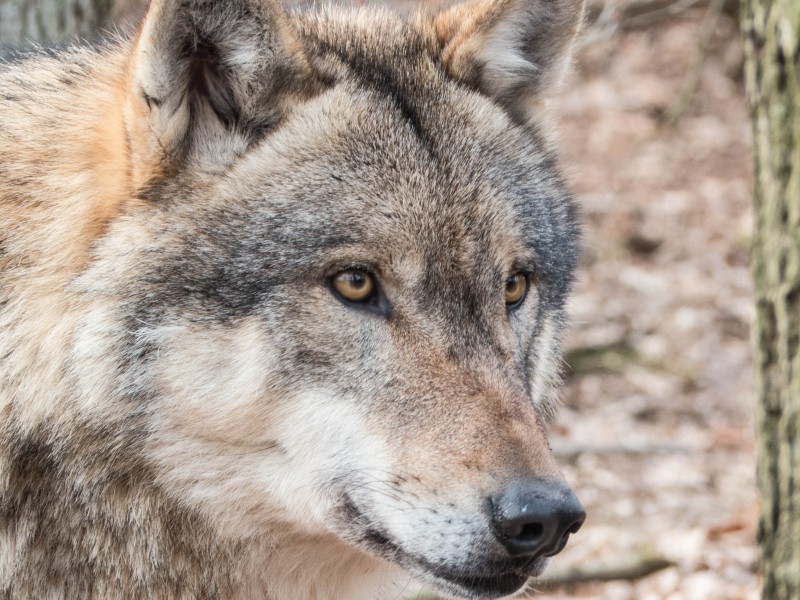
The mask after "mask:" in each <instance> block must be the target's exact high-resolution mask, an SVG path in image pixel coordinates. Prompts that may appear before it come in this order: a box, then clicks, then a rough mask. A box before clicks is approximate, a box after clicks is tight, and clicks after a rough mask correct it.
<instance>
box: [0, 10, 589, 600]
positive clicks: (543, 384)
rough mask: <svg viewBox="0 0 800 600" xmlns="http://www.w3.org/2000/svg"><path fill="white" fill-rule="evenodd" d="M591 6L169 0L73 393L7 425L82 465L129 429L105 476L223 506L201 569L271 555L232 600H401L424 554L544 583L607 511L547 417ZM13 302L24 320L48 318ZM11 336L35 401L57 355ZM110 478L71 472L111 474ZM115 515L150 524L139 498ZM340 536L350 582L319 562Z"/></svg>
mask: <svg viewBox="0 0 800 600" xmlns="http://www.w3.org/2000/svg"><path fill="white" fill-rule="evenodd" d="M581 4H582V3H581V2H580V1H579V0H517V1H500V2H494V3H488V2H479V3H475V4H470V5H465V6H459V7H456V8H454V9H451V10H449V11H446V12H444V13H441V14H437V15H432V16H417V17H413V18H408V19H401V18H400V17H397V16H392V15H390V14H387V13H380V12H370V11H358V12H341V11H330V12H329V13H324V14H317V15H297V16H294V17H291V18H290V17H287V16H286V15H285V14H284V13H283V12H282V11H281V10H280V9H279V8H278V7H276V6H274V5H273V4H271V3H269V2H263V1H256V0H231V1H229V2H211V1H203V0H156V1H155V2H154V4H153V6H152V7H151V9H150V12H149V14H148V17H147V18H146V20H145V22H144V24H143V26H142V28H141V30H140V32H139V34H138V35H137V37H136V39H135V40H134V41H133V43H132V44H130V45H124V46H123V47H122V48H121V49H120V50H119V56H120V57H121V58H118V59H117V60H116V63H115V64H120V65H123V67H122V68H119V69H118V70H117V71H116V74H117V83H116V84H114V85H116V87H115V88H114V90H116V91H115V92H114V93H113V94H112V93H109V94H107V95H108V96H113V97H115V98H118V99H121V102H119V103H118V106H121V108H119V109H118V112H116V113H113V111H112V114H114V115H116V117H108V118H112V119H116V120H115V121H114V122H115V123H117V124H118V125H119V128H118V129H117V130H116V131H118V132H121V134H122V135H124V139H125V140H126V141H125V144H124V148H123V150H122V151H121V152H120V153H118V154H116V155H115V154H114V153H113V152H111V153H110V154H109V156H108V157H105V158H104V159H103V160H105V161H108V162H109V163H111V162H113V163H114V164H116V165H120V164H121V165H124V168H121V169H120V170H119V171H120V172H124V173H125V174H126V175H125V177H124V178H123V183H122V184H120V183H119V181H115V182H114V186H115V189H118V188H119V186H120V185H122V186H123V187H124V188H126V189H129V190H130V192H129V194H130V197H129V199H128V200H123V201H121V202H120V203H119V204H118V205H115V207H114V210H107V211H106V213H107V214H108V216H107V218H105V219H103V221H102V223H101V224H100V225H99V226H98V227H96V228H93V229H92V230H91V231H92V232H93V233H92V234H91V235H90V236H88V237H87V238H86V242H85V253H84V254H82V256H83V259H82V260H81V261H76V264H77V263H79V266H76V267H74V273H72V275H70V276H69V277H65V278H64V282H63V284H59V286H61V287H63V289H64V290H65V291H64V293H65V294H69V295H70V296H69V297H70V298H71V299H73V300H74V302H72V304H70V305H69V306H68V307H67V309H66V310H67V312H68V314H69V319H68V320H69V323H71V325H70V327H69V331H68V332H67V333H66V334H65V335H64V349H63V355H61V356H60V358H59V360H60V361H61V364H62V366H63V370H62V371H61V374H60V375H57V377H58V378H59V388H58V390H59V391H58V393H57V394H55V393H53V394H54V397H53V398H52V403H53V405H55V406H57V407H58V408H57V409H53V410H48V411H47V418H46V419H45V418H43V417H41V415H40V414H39V413H37V414H39V416H36V415H34V414H33V412H32V411H31V410H28V409H26V408H25V407H24V406H23V407H22V408H14V409H13V410H12V411H11V412H13V413H14V416H10V417H8V418H7V419H6V422H5V431H7V432H11V431H14V432H16V433H14V434H13V435H14V436H23V433H20V432H23V431H27V432H28V433H25V434H24V435H26V436H27V438H26V439H31V436H32V434H31V433H30V432H31V431H34V430H35V431H36V432H37V434H36V435H37V436H38V437H37V439H39V440H40V442H41V440H47V441H49V442H52V439H54V438H57V439H58V440H59V441H60V443H61V444H62V445H61V446H58V447H59V448H60V450H58V451H56V450H53V449H52V448H53V447H54V446H53V444H52V443H50V445H48V446H47V448H50V450H48V451H47V452H50V454H51V455H52V456H51V460H52V461H55V462H56V463H57V462H58V461H59V460H62V459H63V456H64V455H65V453H66V452H67V450H64V448H65V447H66V448H72V450H70V452H72V454H70V456H73V455H77V456H81V451H80V450H79V449H77V445H79V444H80V443H81V441H82V440H85V439H86V438H85V437H83V438H81V439H78V438H77V437H75V436H71V434H70V431H74V428H75V426H76V424H80V425H81V426H82V427H85V428H89V429H92V428H94V429H93V430H95V431H99V430H102V432H103V434H102V439H103V440H105V441H104V442H103V444H104V445H103V448H104V449H105V451H107V452H108V456H107V460H106V459H103V460H101V461H100V466H99V467H93V468H98V469H108V470H113V469H117V470H119V469H122V470H124V469H126V468H129V467H125V465H126V464H133V463H130V461H128V462H126V461H125V460H122V459H121V457H123V456H125V457H131V456H135V457H136V460H135V461H134V462H135V464H136V466H137V467H136V468H137V469H139V471H138V472H139V473H145V472H146V473H147V475H146V476H145V475H141V474H140V476H139V477H138V478H137V479H136V481H139V482H140V484H139V486H140V487H139V492H138V496H137V497H141V496H142V494H150V493H152V494H155V493H156V492H155V491H154V490H158V494H159V498H166V499H168V501H169V502H170V503H171V504H170V506H171V508H170V510H171V511H172V512H173V513H176V514H178V513H180V514H182V513H186V514H191V515H192V519H194V520H196V521H198V522H202V524H203V526H202V528H201V527H198V528H197V531H198V536H199V537H203V539H204V540H205V541H204V542H203V544H202V546H201V545H200V544H199V542H198V545H197V547H196V548H194V547H193V546H192V543H191V542H188V541H187V542H185V544H186V549H185V552H187V553H189V554H191V555H192V556H195V557H196V563H197V569H198V570H200V571H203V570H206V571H208V572H212V571H214V570H215V569H216V570H224V569H226V560H228V561H233V560H234V557H236V558H235V560H236V561H237V562H239V563H241V564H245V565H250V567H249V570H248V568H245V567H241V566H238V567H237V569H232V568H231V567H230V565H229V564H228V565H227V569H228V577H227V578H223V579H221V580H220V581H223V583H219V584H218V585H217V587H213V589H214V590H215V591H214V594H216V595H225V594H226V593H229V594H230V595H232V596H233V597H244V596H243V594H244V592H243V591H242V590H245V589H246V590H250V591H249V592H248V593H252V595H253V597H258V595H259V593H261V594H263V593H267V595H268V596H269V597H273V598H306V597H308V598H312V597H316V598H324V597H331V598H334V597H337V598H345V597H347V598H356V597H364V598H374V597H375V595H374V594H375V593H376V592H375V588H376V587H378V585H377V584H376V583H375V582H376V581H377V580H378V579H380V577H378V576H376V575H375V573H380V572H386V573H389V574H392V572H393V570H395V569H401V570H404V571H408V572H410V573H412V574H413V575H415V576H416V577H418V578H420V579H421V580H423V581H426V582H428V583H431V584H433V585H434V586H436V587H437V588H438V589H439V590H440V591H442V592H443V593H446V594H449V595H451V596H453V597H465V598H496V597H499V596H502V595H507V594H510V593H513V592H515V591H516V590H517V589H519V588H520V587H522V586H523V584H524V582H525V581H526V579H527V578H528V577H529V576H531V575H536V574H539V573H540V572H541V571H542V570H543V569H544V566H545V564H546V562H547V559H548V557H549V556H552V555H553V554H555V553H557V552H559V551H560V550H561V549H562V548H563V546H564V544H565V543H566V539H567V537H568V536H569V534H570V533H573V532H575V531H577V529H578V528H579V527H580V525H581V523H582V521H583V518H584V516H583V511H582V509H581V507H580V504H579V503H578V501H577V499H576V498H575V497H574V494H573V493H572V492H571V491H570V490H569V488H568V487H567V486H566V484H565V483H564V482H563V480H562V478H561V476H560V475H559V472H558V468H557V466H556V465H555V462H554V460H553V458H552V457H551V455H550V452H549V448H548V445H547V440H546V436H545V432H544V429H543V425H544V424H545V421H546V418H547V416H548V415H549V414H550V413H551V412H552V407H553V403H554V395H555V393H556V388H557V384H558V377H557V372H558V368H557V362H558V359H557V351H558V340H559V336H560V332H561V329H562V324H563V321H564V302H565V298H566V295H567V293H568V291H569V287H570V284H571V280H572V271H573V269H574V267H575V262H576V255H577V248H576V246H577V226H576V220H575V212H574V208H573V205H572V202H571V199H570V197H569V194H568V193H567V191H566V190H565V187H564V184H563V183H562V180H561V179H560V177H559V175H558V173H557V171H556V164H555V163H556V161H555V157H554V154H553V151H552V150H551V149H550V147H549V145H548V143H547V141H546V139H545V137H544V136H543V134H542V133H540V131H539V127H538V121H537V118H538V115H537V113H536V107H535V106H536V100H537V99H540V98H541V97H542V96H543V95H544V93H545V92H546V90H547V89H548V87H549V86H550V85H551V84H552V83H553V82H554V81H555V80H557V79H558V76H559V74H560V72H561V71H562V70H563V67H564V65H565V64H566V62H567V61H568V55H569V47H570V45H571V42H572V38H573V37H574V34H575V31H576V30H577V27H578V23H579V21H580V14H581ZM89 71H90V69H89ZM109 85H111V83H110V84H109ZM108 129H109V128H103V129H102V131H103V132H105V131H107V130H108ZM110 129H112V130H113V129H114V127H111V128H110ZM109 185H110V183H109ZM31 193H34V192H31ZM43 193H45V192H43ZM97 196H102V192H100V193H98V194H97ZM123 196H124V194H123ZM12 201H15V200H14V199H13V198H12V197H11V196H9V200H7V202H12ZM86 210H87V211H97V204H94V205H92V204H91V202H88V201H87V206H86ZM104 214H105V213H104ZM20 218H21V217H20ZM17 231H18V230H17ZM14 235H17V234H16V233H14V232H13V231H12V233H11V234H10V236H14ZM18 235H20V236H22V235H23V234H18ZM20 239H23V238H20ZM23 241H24V242H25V243H31V244H33V243H34V242H32V241H30V240H29V239H28V238H24V239H23ZM20 243H22V242H20ZM12 246H13V244H11V243H8V241H6V243H4V245H3V247H8V248H10V247H12ZM0 260H2V261H4V262H2V263H0V264H3V265H4V269H5V270H6V274H5V275H4V279H2V280H0V283H1V284H2V285H4V287H5V288H6V289H7V290H11V289H12V282H13V286H17V285H23V284H22V283H18V282H20V281H23V277H22V274H21V271H20V272H15V271H14V269H13V267H12V266H11V265H12V262H13V261H11V260H10V259H6V258H4V257H3V255H2V253H0ZM42 264H43V265H44V266H43V267H42V268H43V269H46V268H51V265H52V264H55V260H54V259H53V260H51V262H43V263H42ZM57 287H58V286H57ZM15 289H16V288H15ZM59 289H61V288H60V287H59ZM3 298H5V300H3ZM0 300H2V301H3V302H4V303H5V304H0V315H1V314H2V312H3V311H5V313H6V317H5V320H3V321H0V324H5V325H4V326H5V327H6V329H7V331H8V332H9V334H13V335H15V336H17V337H20V338H21V337H22V336H24V335H26V333H25V332H26V331H30V330H32V329H31V328H28V329H26V325H25V320H26V319H32V316H31V315H32V314H33V311H32V309H29V308H24V309H23V308H21V307H22V305H21V304H15V303H18V302H19V301H18V300H16V299H15V296H14V295H13V294H12V293H10V292H7V293H5V294H4V295H0ZM33 301H34V302H35V301H36V299H35V298H34V299H33ZM7 339H9V340H11V337H9V338H7ZM10 343H11V342H9V345H10ZM0 350H3V348H2V347H0ZM6 350H7V352H8V353H9V355H10V356H12V359H11V360H15V361H17V362H18V363H20V364H21V366H19V367H16V368H15V369H16V370H14V371H12V370H11V369H7V370H6V373H5V375H4V381H5V383H6V384H7V385H6V388H5V389H6V390H7V391H6V393H5V394H6V396H5V398H4V400H5V404H6V405H8V406H12V407H14V406H17V405H21V404H23V403H24V402H25V395H26V394H30V393H32V392H30V391H26V390H29V389H30V386H28V387H26V386H23V385H22V384H20V383H19V377H14V376H12V375H13V374H14V373H27V374H29V375H30V377H36V373H35V367H34V366H33V365H32V364H27V365H26V364H22V362H23V358H22V357H21V356H19V355H17V356H14V354H13V350H11V349H6ZM9 364H10V363H9ZM17 413H18V414H17ZM20 423H24V424H26V425H25V426H23V425H20ZM45 423H46V425H45ZM26 427H27V429H26ZM98 435H99V434H98ZM7 436H8V438H9V439H11V436H12V434H11V433H7ZM90 437H91V436H90ZM91 439H95V438H91ZM41 444H44V442H41ZM41 444H40V445H41ZM9 452H10V451H9ZM115 454H116V458H115ZM6 460H7V461H8V462H9V463H14V461H16V462H17V463H21V461H24V458H21V457H20V456H19V455H18V454H12V453H9V454H8V456H7V459H6ZM93 464H94V463H93ZM82 468H83V467H82V466H81V461H80V460H79V459H78V460H72V461H71V462H70V466H69V467H68V468H67V467H64V468H61V469H57V472H58V473H59V474H58V477H62V478H65V479H70V481H73V483H74V485H77V486H79V487H80V485H84V486H86V485H90V484H91V482H88V483H86V482H85V480H84V479H81V477H80V474H81V469H82ZM131 468H132V467H131ZM54 472H55V471H54ZM53 476H55V475H53ZM79 481H84V483H83V484H81V483H77V482H79ZM97 485H98V486H99V487H97V488H96V489H97V493H98V494H97V495H98V500H97V502H98V503H99V502H103V501H104V500H103V496H102V494H103V493H106V492H107V491H108V489H107V487H103V486H101V485H99V484H97ZM130 486H131V487H133V488H134V490H133V492H131V493H137V492H136V489H135V487H136V486H135V484H130ZM115 489H116V488H115ZM126 489H127V488H126ZM145 489H146V490H149V491H147V492H146V493H145V492H142V490H145ZM120 494H121V497H119V496H120ZM15 497H16V498H17V502H19V503H24V498H23V496H21V495H17V496H15ZM166 501H167V500H165V502H166ZM53 502H54V503H56V500H53ZM65 502H66V500H65ZM110 505H112V508H110V509H109V510H110V511H111V512H112V513H113V515H115V516H114V518H115V519H125V518H127V519H128V521H127V522H131V518H130V514H129V513H130V506H131V504H130V502H129V501H126V498H125V496H124V494H122V493H121V492H117V494H116V496H115V499H114V502H110ZM53 510H57V509H56V508H54V509H53ZM75 510H77V509H75ZM142 510H145V509H144V508H142ZM147 510H151V509H150V508H148V509H147ZM152 510H161V509H158V508H157V507H156V508H152ZM126 511H127V512H126ZM126 514H127V515H128V516H127V517H125V515H126ZM171 514H172V513H171ZM134 521H135V520H134ZM142 522H144V520H142ZM193 522H194V521H193ZM132 526H133V525H132ZM72 527H74V528H78V529H80V528H81V527H86V528H88V527H89V525H86V524H81V523H80V522H78V523H74V524H73V525H72ZM84 534H85V535H89V536H94V537H97V538H102V537H103V536H104V533H103V528H102V526H101V525H98V524H97V523H92V524H91V531H89V532H88V533H87V532H84ZM170 535H171V534H170V532H169V530H168V529H167V530H164V531H160V530H159V531H152V535H151V541H150V542H148V543H151V544H153V545H154V546H157V545H158V544H159V543H160V541H161V540H163V539H164V538H168V537H169V536H170ZM209 540H212V541H209ZM202 548H216V550H214V551H213V552H212V551H210V550H208V551H207V550H202ZM219 548H227V549H228V550H227V551H226V552H228V554H224V553H222V555H224V556H229V557H230V558H228V559H224V558H220V553H221V551H220V550H219ZM20 552H21V553H22V555H24V554H25V549H24V548H22V549H21V550H20ZM324 552H327V553H332V552H333V553H336V554H337V557H336V561H338V562H336V565H337V567H336V568H339V569H341V570H342V571H343V573H344V572H345V571H346V573H345V574H342V575H340V579H341V580H342V581H339V583H337V584H336V585H338V586H339V587H338V588H337V587H336V585H334V584H333V583H332V581H331V578H332V577H333V576H331V575H326V576H325V577H327V578H328V580H327V583H326V582H324V581H323V582H322V583H320V582H317V583H315V584H312V583H309V581H308V580H309V579H311V578H310V577H304V576H303V575H302V572H303V569H306V570H309V569H310V568H311V567H309V566H308V565H309V563H312V562H316V563H325V564H330V563H333V562H335V561H334V560H333V559H332V558H331V557H327V558H325V557H323V556H322V554H323V553H324ZM214 553H216V556H215V557H213V558H209V556H208V555H209V554H214ZM74 560H75V561H80V560H87V559H86V558H85V557H84V558H81V557H80V556H76V557H75V558H74ZM168 560H169V557H167V561H168ZM325 561H328V562H325ZM347 569H349V570H347ZM141 570H142V571H143V572H144V575H139V581H140V582H141V581H147V577H149V576H151V575H152V574H150V575H148V570H147V568H146V567H145V566H142V568H141ZM364 571H368V572H369V573H370V575H369V577H366V576H364V575H363V572H364ZM231 573H232V574H231ZM356 573H358V575H356ZM90 576H96V577H99V575H98V574H94V575H91V574H90ZM184 577H186V578H187V580H188V579H191V577H190V576H186V575H184ZM205 577H208V575H207V574H206V575H205ZM358 577H361V578H362V579H363V581H362V580H359V579H358ZM367 580H369V583H365V582H366V581H367ZM343 581H344V583H343ZM359 581H361V583H359ZM0 583H2V581H0ZM32 585H33V584H32ZM315 585H318V586H319V588H315V587H314V586H315ZM368 585H372V586H373V587H371V588H369V589H368ZM0 589H2V587H1V586H0ZM204 589H206V588H204ZM207 589H212V588H210V587H207ZM226 590H227V591H226ZM236 590H238V591H236ZM253 590H261V592H257V591H255V592H254V591H253ZM337 590H338V592H337ZM343 590H344V591H343ZM209 594H210V592H209ZM214 594H210V595H214ZM237 594H238V595H237Z"/></svg>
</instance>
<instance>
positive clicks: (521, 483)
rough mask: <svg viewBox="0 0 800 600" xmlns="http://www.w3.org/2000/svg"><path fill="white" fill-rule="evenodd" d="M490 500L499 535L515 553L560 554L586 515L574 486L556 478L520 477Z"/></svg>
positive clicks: (509, 552)
mask: <svg viewBox="0 0 800 600" xmlns="http://www.w3.org/2000/svg"><path fill="white" fill-rule="evenodd" d="M489 500H490V503H491V506H492V523H493V525H494V530H495V537H496V538H497V540H498V541H499V542H500V544H502V545H503V547H504V548H505V549H506V551H507V552H508V554H510V555H511V556H534V555H538V556H552V555H554V554H558V553H559V552H561V550H563V549H564V546H566V544H567V540H568V539H569V536H570V534H572V533H575V532H577V531H578V529H580V527H581V525H582V524H583V521H584V519H585V517H586V515H585V513H584V512H583V507H582V506H581V504H580V502H578V499H577V498H576V497H575V494H574V493H573V492H572V490H571V489H569V488H568V487H566V486H565V485H564V484H561V483H559V482H554V481H547V480H542V479H523V480H518V481H515V482H513V483H512V484H511V485H509V486H508V488H506V489H505V490H504V491H503V492H501V493H500V494H497V495H495V496H492V497H491V498H490V499H489Z"/></svg>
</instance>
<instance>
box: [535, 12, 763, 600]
mask: <svg viewBox="0 0 800 600" xmlns="http://www.w3.org/2000/svg"><path fill="white" fill-rule="evenodd" d="M704 14H705V11H704V10H697V11H687V12H683V13H681V15H680V16H679V17H677V18H670V19H666V20H660V21H659V22H657V23H654V24H650V25H648V26H646V27H638V28H633V29H631V30H628V31H622V32H620V31H617V32H611V31H610V30H609V27H608V26H603V25H600V24H597V25H594V26H592V27H591V28H590V29H589V31H588V33H587V36H586V38H585V40H586V42H585V43H586V46H585V48H584V49H583V51H582V54H581V58H580V60H579V63H578V65H577V72H576V74H575V76H574V77H573V79H572V82H571V84H570V85H568V86H567V88H566V89H565V90H564V93H563V94H562V95H561V96H559V97H558V98H557V99H555V101H554V102H553V104H554V106H555V108H556V109H557V112H558V115H559V118H560V129H559V139H560V147H561V148H562V150H563V163H564V165H565V167H566V169H567V171H568V174H569V178H570V181H571V183H572V186H573V189H574V191H575V193H576V195H577V198H578V201H579V204H580V206H581V209H582V213H583V222H584V225H585V240H584V246H585V252H584V260H583V265H582V267H581V269H580V273H579V276H578V285H577V289H576V293H575V295H574V298H573V301H572V304H571V316H572V320H573V327H572V330H571V333H570V335H569V339H568V341H567V354H566V361H567V363H568V372H569V375H568V380H567V386H566V391H565V395H564V407H563V410H562V412H561V415H560V418H559V421H558V425H557V426H556V429H555V431H554V434H553V447H554V450H555V451H556V452H557V453H558V454H559V455H560V456H561V460H562V463H563V465H564V469H565V473H566V475H567V477H568V479H569V480H570V481H571V482H572V483H573V484H574V487H575V489H576V490H577V491H578V493H579V496H580V498H581V499H582V501H583V502H584V504H585V506H586V508H587V512H588V518H587V521H586V524H585V525H584V527H583V529H582V530H581V531H580V532H579V533H578V534H577V535H576V536H574V538H573V539H572V541H571V542H570V544H569V546H568V547H567V549H566V550H565V551H564V552H563V553H562V554H561V555H560V556H558V557H557V558H556V559H555V561H554V563H553V566H552V567H551V570H550V571H549V573H550V574H551V578H552V579H555V580H558V579H563V578H566V579H575V578H576V577H578V576H581V575H583V576H586V577H590V578H591V577H597V576H598V574H599V575H600V576H602V575H606V576H608V575H609V573H610V572H611V571H614V570H619V569H622V570H626V569H630V568H633V567H634V566H635V565H636V564H637V563H639V562H643V561H647V560H649V559H652V558H653V557H658V558H661V559H664V560H665V561H669V562H671V563H673V565H674V566H671V567H669V568H666V569H663V570H660V571H658V572H656V573H654V574H651V575H649V576H647V577H644V578H640V579H636V580H633V581H626V580H622V581H620V580H617V581H612V582H607V583H596V582H595V583H591V582H590V583H584V584H572V585H563V584H561V585H559V584H556V583H548V582H547V581H544V582H540V583H539V584H538V585H536V586H535V587H536V589H537V592H536V593H533V594H532V597H538V598H547V599H550V598H553V599H556V598H558V599H560V598H564V599H566V598H596V599H601V598H602V599H609V600H656V599H665V600H723V599H724V600H739V599H751V598H752V599H755V598H758V593H757V587H758V580H757V575H756V568H757V558H758V555H757V549H756V545H755V535H756V518H757V504H756V494H755V489H754V485H755V483H754V475H755V467H754V439H753V429H754V425H753V406H754V402H755V401H754V391H753V383H752V365H751V362H752V359H751V348H750V323H751V320H752V318H753V306H752V289H751V288H752V284H751V277H750V270H749V244H750V232H751V223H752V213H751V206H750V186H751V164H750V128H749V127H750V126H749V123H748V116H749V115H748V111H747V108H746V98H745V91H744V85H743V83H742V81H741V47H740V43H739V39H738V31H737V26H736V23H735V21H734V19H732V18H729V17H728V16H726V15H722V16H721V17H720V19H719V21H718V23H717V26H716V27H715V28H714V35H713V36H712V37H711V43H710V45H709V47H708V52H707V53H706V60H705V63H704V66H703V69H702V71H701V78H700V82H699V86H698V89H697V92H696V94H695V95H694V96H693V98H692V101H691V103H690V104H689V106H688V108H687V110H686V111H685V112H684V114H683V115H682V117H681V118H680V120H679V121H678V122H677V123H676V124H675V125H674V126H669V125H665V124H664V120H665V115H666V114H668V113H669V111H670V107H671V106H672V105H673V104H674V103H675V102H676V101H677V97H678V96H679V94H680V90H681V89H682V86H683V85H684V82H685V81H686V79H687V72H689V71H691V65H692V64H693V61H694V56H695V50H696V47H697V43H698V42H697V40H698V38H699V37H700V35H699V31H700V28H701V23H702V21H703V17H704ZM634 570H635V569H634ZM593 573H594V575H593Z"/></svg>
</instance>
